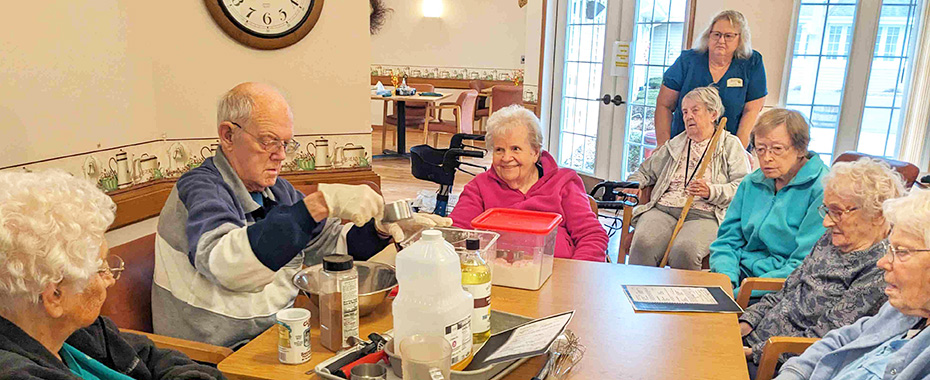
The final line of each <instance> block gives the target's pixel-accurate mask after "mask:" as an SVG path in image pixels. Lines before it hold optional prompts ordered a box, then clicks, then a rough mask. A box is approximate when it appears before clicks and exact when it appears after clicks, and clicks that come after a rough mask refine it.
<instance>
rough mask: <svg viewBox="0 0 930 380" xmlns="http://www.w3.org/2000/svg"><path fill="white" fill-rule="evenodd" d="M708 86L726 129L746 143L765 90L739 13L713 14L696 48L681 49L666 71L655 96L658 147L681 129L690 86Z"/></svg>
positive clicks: (759, 64) (760, 67) (762, 74)
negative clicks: (717, 95)
mask: <svg viewBox="0 0 930 380" xmlns="http://www.w3.org/2000/svg"><path fill="white" fill-rule="evenodd" d="M708 85H713V86H715V87H717V90H718V91H719V92H720V98H721V99H722V100H723V106H724V109H725V110H726V111H725V112H724V115H723V116H725V117H726V118H727V131H729V132H730V133H732V134H734V135H736V137H739V139H740V142H742V143H743V147H746V146H747V145H748V144H749V133H750V132H752V126H753V125H754V124H755V122H756V117H757V116H759V111H761V110H762V105H763V103H765V95H767V94H768V90H767V89H766V84H765V67H764V66H763V64H762V54H759V52H757V51H755V50H752V45H751V36H750V34H749V24H748V23H747V22H746V18H745V17H744V16H743V14H742V13H740V12H737V11H734V10H727V11H723V12H720V13H719V14H717V15H716V16H714V19H713V20H712V21H711V23H710V26H709V27H708V28H707V29H705V30H704V32H703V33H701V37H700V39H698V41H697V47H695V48H694V49H692V50H685V51H682V52H681V55H680V56H679V57H678V59H677V60H675V63H673V64H672V66H671V67H669V68H668V70H666V72H665V76H664V78H663V80H662V87H661V88H660V89H659V95H658V97H657V98H656V111H655V112H656V113H655V128H656V140H657V143H658V146H661V145H662V144H665V142H666V141H668V140H669V139H671V138H672V137H675V136H677V135H678V134H679V133H681V132H684V130H685V125H684V122H683V118H682V115H681V98H682V97H683V96H684V95H685V94H687V93H688V92H689V91H691V90H692V89H694V88H697V87H703V86H708Z"/></svg>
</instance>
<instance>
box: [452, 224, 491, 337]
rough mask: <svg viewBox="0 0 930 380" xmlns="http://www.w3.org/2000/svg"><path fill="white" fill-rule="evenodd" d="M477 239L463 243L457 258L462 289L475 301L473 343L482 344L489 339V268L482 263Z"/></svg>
mask: <svg viewBox="0 0 930 380" xmlns="http://www.w3.org/2000/svg"><path fill="white" fill-rule="evenodd" d="M479 248H481V242H480V241H479V240H478V239H468V240H466V241H465V252H463V253H462V256H461V257H460V258H459V259H460V261H461V263H462V287H463V288H465V290H466V291H468V292H469V293H471V295H472V297H474V299H475V307H474V310H473V311H472V315H471V331H472V342H473V343H476V344H477V343H484V342H485V341H486V340H488V338H490V337H491V268H490V267H488V264H487V263H486V262H484V259H482V258H481V255H480V254H479V253H478V249H479Z"/></svg>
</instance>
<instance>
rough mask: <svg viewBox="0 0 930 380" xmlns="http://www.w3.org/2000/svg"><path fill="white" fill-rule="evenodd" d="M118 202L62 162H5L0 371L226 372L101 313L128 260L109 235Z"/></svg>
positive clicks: (0, 208)
mask: <svg viewBox="0 0 930 380" xmlns="http://www.w3.org/2000/svg"><path fill="white" fill-rule="evenodd" d="M115 211H116V205H115V204H114V203H113V201H112V200H110V198H109V197H108V196H107V195H105V194H103V192H101V191H100V190H98V189H97V188H96V187H94V185H93V184H92V183H90V182H88V181H85V180H81V179H77V178H75V177H73V176H71V175H70V174H68V173H65V172H63V171H46V172H36V173H22V172H0V378H2V379H73V378H75V377H78V378H83V379H101V380H107V379H130V378H134V379H221V378H223V375H222V374H221V373H220V372H219V371H217V370H216V369H215V368H211V367H208V366H204V365H200V364H196V363H195V362H193V361H191V360H190V359H189V358H188V357H186V356H184V355H183V354H181V353H179V352H177V351H172V350H162V349H158V348H155V346H154V344H153V343H152V342H151V341H150V340H148V339H147V338H145V337H142V336H138V335H133V334H124V333H120V332H119V329H118V328H117V327H116V325H114V323H113V321H111V320H109V319H107V318H105V317H101V316H100V308H101V306H103V303H104V301H105V300H106V297H107V288H108V287H110V286H112V285H113V283H114V282H115V281H116V279H117V278H118V277H119V275H120V272H121V271H122V269H123V263H122V260H120V259H119V258H118V257H116V256H109V255H108V251H109V250H108V247H107V243H106V240H105V238H104V233H105V232H106V229H107V227H108V226H109V225H110V224H111V223H112V222H113V219H114V216H115Z"/></svg>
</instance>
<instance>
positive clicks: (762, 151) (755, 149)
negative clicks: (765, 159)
mask: <svg viewBox="0 0 930 380" xmlns="http://www.w3.org/2000/svg"><path fill="white" fill-rule="evenodd" d="M775 148H782V149H783V150H782V151H781V152H776V151H775V150H774V149H775ZM791 148H792V147H791V146H781V145H773V146H772V147H771V148H769V147H765V146H763V147H761V148H760V147H759V146H758V145H755V144H753V145H752V152H753V153H755V154H756V157H759V158H762V156H767V155H768V154H769V153H771V154H772V157H781V156H784V155H785V153H788V151H789V150H791Z"/></svg>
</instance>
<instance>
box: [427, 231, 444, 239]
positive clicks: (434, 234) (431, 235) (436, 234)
mask: <svg viewBox="0 0 930 380" xmlns="http://www.w3.org/2000/svg"><path fill="white" fill-rule="evenodd" d="M423 239H424V240H442V232H440V231H439V230H426V231H423Z"/></svg>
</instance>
